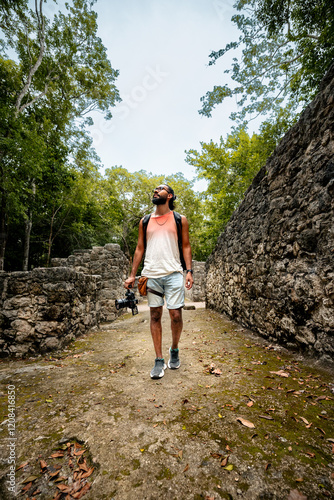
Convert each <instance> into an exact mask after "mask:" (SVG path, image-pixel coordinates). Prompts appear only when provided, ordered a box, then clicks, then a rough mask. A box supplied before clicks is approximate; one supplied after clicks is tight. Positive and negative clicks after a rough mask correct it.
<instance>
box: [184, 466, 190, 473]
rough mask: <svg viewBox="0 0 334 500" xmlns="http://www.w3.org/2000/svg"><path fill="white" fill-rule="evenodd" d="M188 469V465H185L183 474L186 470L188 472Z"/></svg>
mask: <svg viewBox="0 0 334 500" xmlns="http://www.w3.org/2000/svg"><path fill="white" fill-rule="evenodd" d="M188 469H189V464H187V465H186V466H185V468H184V469H183V472H187V470H188Z"/></svg>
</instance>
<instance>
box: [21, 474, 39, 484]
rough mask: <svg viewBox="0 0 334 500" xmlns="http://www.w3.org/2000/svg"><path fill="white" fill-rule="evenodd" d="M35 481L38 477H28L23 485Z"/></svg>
mask: <svg viewBox="0 0 334 500" xmlns="http://www.w3.org/2000/svg"><path fill="white" fill-rule="evenodd" d="M36 479H38V476H29V477H27V479H25V480H24V481H23V484H26V483H32V482H33V481H36Z"/></svg>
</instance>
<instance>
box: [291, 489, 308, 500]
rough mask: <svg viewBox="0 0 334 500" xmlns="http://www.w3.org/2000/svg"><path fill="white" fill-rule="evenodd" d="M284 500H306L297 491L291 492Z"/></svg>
mask: <svg viewBox="0 0 334 500" xmlns="http://www.w3.org/2000/svg"><path fill="white" fill-rule="evenodd" d="M286 500H307V497H306V496H305V495H303V494H302V493H300V491H298V490H291V491H290V493H289V495H288V497H287V499H286Z"/></svg>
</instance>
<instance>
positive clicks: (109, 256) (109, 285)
mask: <svg viewBox="0 0 334 500" xmlns="http://www.w3.org/2000/svg"><path fill="white" fill-rule="evenodd" d="M51 264H52V266H66V267H71V268H73V269H75V270H76V271H78V272H82V273H85V274H89V275H96V274H98V275H100V276H101V278H102V279H101V289H100V292H99V297H98V299H99V301H100V306H101V311H100V321H101V322H103V321H113V320H114V319H115V318H116V317H117V316H119V314H121V313H120V312H117V311H116V308H115V299H123V298H124V297H125V288H124V287H123V282H124V280H125V279H126V278H127V277H128V273H129V261H128V259H127V258H126V257H125V255H124V253H123V252H122V250H121V249H120V246H119V245H116V244H113V243H108V244H107V245H105V246H103V247H93V248H92V249H91V250H76V251H75V252H74V255H70V256H69V257H68V258H67V259H52V262H51Z"/></svg>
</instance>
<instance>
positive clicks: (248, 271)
mask: <svg viewBox="0 0 334 500" xmlns="http://www.w3.org/2000/svg"><path fill="white" fill-rule="evenodd" d="M333 194H334V65H333V66H332V67H331V69H330V70H329V72H328V73H327V75H326V77H325V78H324V80H323V82H322V85H321V88H320V92H319V93H318V95H317V96H316V98H315V99H314V100H313V102H312V103H311V104H310V105H309V106H308V107H307V108H306V109H305V111H304V112H303V113H302V115H301V117H300V119H299V121H298V123H296V124H295V125H294V126H293V127H292V128H291V129H290V130H289V132H288V133H287V134H286V135H285V137H284V138H283V139H282V140H281V142H280V143H279V145H278V146H277V148H276V150H275V151H274V153H273V155H272V156H271V157H270V158H269V159H268V161H267V163H266V165H265V166H264V167H263V168H262V169H261V170H260V172H259V173H258V174H257V176H256V177H255V179H254V181H253V183H252V185H251V186H250V188H249V189H248V191H247V192H246V194H245V198H244V200H243V202H242V203H241V205H240V206H239V208H238V209H237V210H236V211H235V212H234V214H233V216H232V218H231V219H230V221H229V223H228V224H227V226H226V229H225V231H224V232H223V233H222V234H221V235H220V237H219V239H218V242H217V246H216V248H215V250H214V251H213V253H212V255H211V256H210V257H209V259H208V261H207V279H206V301H207V306H208V307H209V308H213V309H216V310H217V311H220V312H223V313H226V314H227V315H228V316H229V317H231V318H233V319H235V320H236V321H238V322H240V323H242V324H243V325H245V326H247V327H249V328H251V329H252V330H255V331H257V332H258V333H260V334H261V335H263V336H265V337H269V339H276V340H278V341H279V342H281V343H282V344H284V345H287V346H290V347H293V346H297V347H298V348H299V349H300V348H303V350H305V349H306V351H308V352H310V353H312V354H315V355H316V356H322V357H323V358H324V359H329V358H331V359H333V355H334V217H333V216H334V199H333Z"/></svg>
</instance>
